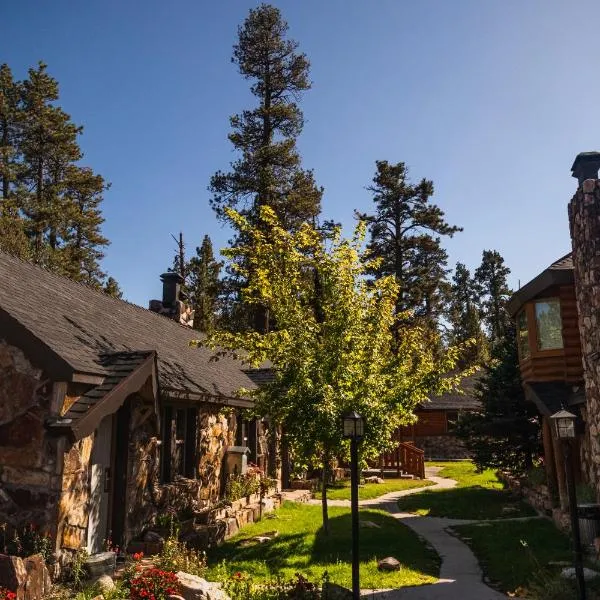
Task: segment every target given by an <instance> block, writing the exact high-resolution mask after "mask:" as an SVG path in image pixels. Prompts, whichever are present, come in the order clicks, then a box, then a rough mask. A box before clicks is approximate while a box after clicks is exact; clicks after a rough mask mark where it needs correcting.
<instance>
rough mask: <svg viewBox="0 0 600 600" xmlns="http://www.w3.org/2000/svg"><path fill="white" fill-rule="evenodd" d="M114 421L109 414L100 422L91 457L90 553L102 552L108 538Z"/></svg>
mask: <svg viewBox="0 0 600 600" xmlns="http://www.w3.org/2000/svg"><path fill="white" fill-rule="evenodd" d="M112 421H113V418H112V415H109V416H108V417H105V418H104V419H103V420H102V421H101V422H100V425H99V426H98V429H96V435H95V437H94V446H93V448H92V456H91V459H90V504H89V521H88V552H89V553H90V554H95V553H97V552H102V551H103V550H104V545H105V540H106V539H107V538H108V506H109V499H110V485H111V482H110V466H111V445H112Z"/></svg>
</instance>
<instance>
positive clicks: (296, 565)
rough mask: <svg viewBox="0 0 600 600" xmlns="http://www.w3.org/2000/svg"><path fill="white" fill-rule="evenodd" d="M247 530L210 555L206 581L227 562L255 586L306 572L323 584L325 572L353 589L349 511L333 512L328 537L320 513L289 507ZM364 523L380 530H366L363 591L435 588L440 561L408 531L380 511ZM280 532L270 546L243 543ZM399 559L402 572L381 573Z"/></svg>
mask: <svg viewBox="0 0 600 600" xmlns="http://www.w3.org/2000/svg"><path fill="white" fill-rule="evenodd" d="M274 516H275V518H272V519H271V518H264V519H263V520H262V521H260V522H258V523H254V524H252V525H249V526H247V527H245V528H244V529H243V530H242V531H241V532H240V533H239V534H238V535H237V536H235V537H233V538H231V539H230V540H227V541H226V542H225V543H224V544H223V545H221V546H219V547H218V548H213V549H212V550H210V551H209V552H208V565H209V571H208V573H207V577H206V578H207V579H209V580H210V579H213V578H216V577H217V575H218V573H219V570H220V568H222V567H219V563H221V561H226V562H225V568H226V569H227V570H228V571H229V572H230V573H232V572H235V571H241V572H246V573H248V574H249V575H250V576H251V577H252V578H253V579H254V580H257V581H265V580H269V579H271V578H273V576H274V575H275V574H278V573H279V574H281V575H282V576H283V577H284V578H286V579H289V578H291V577H293V576H294V574H295V573H297V572H301V573H303V574H305V575H307V576H308V577H309V578H310V579H312V580H315V581H319V580H320V579H321V577H322V575H323V573H324V572H325V571H327V572H328V573H329V577H330V581H332V582H333V583H337V584H339V585H344V586H350V585H351V581H352V576H351V565H350V560H351V535H352V527H351V521H350V510H349V509H347V508H341V507H330V508H329V517H330V528H331V532H330V534H329V536H328V537H327V536H325V535H324V533H323V531H322V528H321V507H320V506H318V505H308V504H296V503H293V502H286V503H284V505H283V506H282V507H281V508H280V509H279V510H278V511H277V512H275V513H274ZM360 516H361V521H370V522H371V523H375V524H376V525H379V527H361V529H360V553H361V587H362V588H364V589H369V588H393V587H400V586H408V585H420V584H424V583H433V582H434V581H435V580H436V579H437V577H438V574H439V558H438V556H437V554H436V553H435V552H434V551H433V550H429V549H428V548H427V547H426V546H425V545H424V544H423V543H422V542H421V541H420V540H419V538H418V537H417V536H416V535H415V534H414V533H413V532H412V531H411V530H410V529H409V528H408V527H406V526H404V525H402V524H401V523H399V522H398V521H397V520H396V519H394V518H393V517H391V516H390V515H389V514H387V513H385V512H383V511H378V510H361V511H360ZM273 530H275V531H277V532H278V535H277V537H275V538H273V539H272V540H271V541H270V542H265V543H262V544H258V543H257V544H255V545H250V546H244V545H243V540H247V539H248V538H251V537H253V536H256V535H259V534H261V533H266V532H268V531H273ZM386 556H394V557H396V558H397V559H398V560H399V561H400V562H401V563H402V565H403V566H402V568H401V569H400V570H399V571H394V572H380V571H378V569H377V560H378V559H381V558H384V557H386Z"/></svg>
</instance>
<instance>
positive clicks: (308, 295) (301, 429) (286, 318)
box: [209, 206, 455, 527]
mask: <svg viewBox="0 0 600 600" xmlns="http://www.w3.org/2000/svg"><path fill="white" fill-rule="evenodd" d="M225 214H227V215H228V217H229V218H230V219H231V220H232V223H233V225H234V226H235V228H236V229H237V230H238V231H239V232H240V234H241V235H243V236H244V239H247V240H248V243H247V244H245V245H243V246H242V245H237V246H233V247H232V248H230V249H228V250H227V251H226V256H227V257H228V258H229V259H230V260H231V261H232V265H231V266H232V268H233V269H234V270H236V271H238V272H240V274H241V275H242V276H243V277H248V274H249V271H250V270H251V271H252V272H253V273H254V277H252V278H251V279H250V280H249V284H248V286H247V287H246V288H245V290H244V301H245V302H247V303H248V304H249V305H257V304H258V305H264V306H266V307H267V308H268V309H269V311H270V312H271V313H272V315H273V316H274V318H275V320H276V322H277V329H276V330H274V331H271V332H269V333H266V334H262V333H259V332H242V333H227V332H223V331H219V332H215V333H214V335H213V336H212V337H211V338H210V340H209V343H210V344H212V345H218V346H220V347H223V348H227V349H229V350H231V351H241V352H242V353H243V356H244V357H245V359H246V360H248V361H249V362H251V363H252V364H255V365H258V364H261V363H263V361H265V360H269V361H270V362H271V363H272V364H273V366H274V369H275V381H274V382H273V383H272V384H271V385H268V386H266V387H265V388H262V389H261V390H260V391H259V392H257V393H256V394H255V397H256V409H257V413H258V414H262V415H265V414H267V415H269V416H270V417H271V419H273V421H274V422H275V423H277V424H278V425H280V426H282V427H283V430H284V431H285V434H286V436H287V439H288V440H289V443H290V446H291V448H292V450H293V453H294V456H295V458H296V460H298V461H300V462H303V461H306V462H307V463H308V462H311V463H318V464H320V465H321V466H322V467H323V469H326V467H327V465H328V463H329V461H330V459H331V458H333V457H335V456H343V455H347V442H345V441H344V440H343V439H342V435H341V419H342V416H343V415H344V414H345V413H346V412H347V411H350V410H356V411H357V412H359V413H360V414H361V415H363V417H364V418H365V421H366V433H365V438H364V440H363V442H362V445H361V453H362V458H363V460H364V459H366V458H373V457H376V456H377V455H379V453H380V452H381V451H382V450H384V449H386V448H388V447H389V445H390V443H391V438H392V433H393V432H394V431H395V430H396V428H397V427H398V426H399V425H400V424H403V423H407V422H410V421H411V420H412V419H413V409H414V408H415V407H416V405H417V404H418V403H420V402H423V401H425V400H426V399H427V398H428V397H429V396H430V394H432V393H439V392H440V391H442V390H445V389H449V388H450V387H451V386H452V385H453V384H454V383H455V380H454V379H453V378H451V377H448V378H442V377H441V375H442V372H445V371H448V370H449V369H450V368H451V367H452V365H453V353H452V352H451V351H450V352H447V353H446V354H445V355H444V357H443V358H442V359H441V360H440V359H439V358H438V360H434V357H433V353H432V351H431V347H430V345H429V343H428V339H427V337H426V336H425V335H424V334H423V330H422V329H421V328H420V327H418V326H416V325H413V326H411V327H408V326H407V327H406V328H405V329H404V335H403V336H402V338H401V339H400V340H399V341H398V343H397V345H396V347H395V349H396V351H395V352H394V351H393V349H392V345H393V344H392V336H393V332H392V330H393V328H394V324H395V322H396V321H397V320H398V319H399V318H400V315H398V314H397V312H396V309H395V306H396V302H397V297H398V284H397V283H396V281H395V278H394V277H393V276H384V277H380V278H378V279H377V280H376V281H375V282H373V283H370V282H368V281H367V280H366V278H365V270H366V269H367V268H369V267H373V268H374V267H375V265H374V264H372V263H370V262H369V261H368V260H367V261H366V262H363V259H364V256H363V251H362V246H363V234H364V227H363V226H361V227H359V230H358V231H357V233H356V235H355V237H354V238H353V239H351V240H345V239H342V238H341V237H340V234H339V231H338V232H337V233H336V234H335V235H334V237H333V239H332V240H331V241H324V239H323V235H322V233H321V232H320V231H318V230H317V229H316V228H314V227H313V226H312V225H310V224H308V223H305V224H303V225H301V226H300V227H299V228H297V229H296V230H295V231H292V232H290V231H288V230H287V228H286V227H285V226H284V225H283V224H282V223H281V222H280V221H279V219H278V218H277V216H276V214H275V212H274V210H273V209H271V208H270V207H266V206H263V207H262V208H261V210H260V215H259V216H260V222H259V223H255V222H251V221H250V220H249V219H248V218H247V217H245V216H243V215H241V214H240V213H237V212H235V211H231V210H228V211H226V213H225ZM323 508H324V511H323V514H324V526H325V527H327V500H326V493H325V490H324V493H323Z"/></svg>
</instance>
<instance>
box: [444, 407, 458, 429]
mask: <svg viewBox="0 0 600 600" xmlns="http://www.w3.org/2000/svg"><path fill="white" fill-rule="evenodd" d="M458 419H459V416H458V412H457V411H455V410H452V411H450V410H449V411H448V412H446V431H447V432H448V433H453V432H454V430H455V429H456V424H457V423H458Z"/></svg>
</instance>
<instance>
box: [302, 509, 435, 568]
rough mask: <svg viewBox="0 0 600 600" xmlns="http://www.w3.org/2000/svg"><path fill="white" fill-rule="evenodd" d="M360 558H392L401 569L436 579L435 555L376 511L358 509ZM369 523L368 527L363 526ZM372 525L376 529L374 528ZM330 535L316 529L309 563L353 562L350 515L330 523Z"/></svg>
mask: <svg viewBox="0 0 600 600" xmlns="http://www.w3.org/2000/svg"><path fill="white" fill-rule="evenodd" d="M360 521H361V523H362V526H361V527H360V530H359V556H360V561H361V563H369V562H372V561H377V560H381V559H382V558H384V557H386V556H394V557H395V558H397V559H398V560H399V561H400V562H401V563H402V565H403V566H405V567H409V568H410V569H413V570H414V571H417V572H420V573H423V574H424V575H428V576H431V577H437V576H438V572H439V563H438V557H437V554H435V553H434V552H432V551H431V550H429V549H428V548H427V547H426V546H425V545H424V544H423V542H421V540H420V539H419V538H418V537H417V535H416V534H415V533H414V532H413V531H412V530H410V529H409V528H408V527H406V526H405V525H402V524H401V523H399V522H398V520H397V519H395V518H393V517H391V516H389V515H387V514H385V513H383V512H379V511H375V510H361V511H360ZM365 524H368V526H365ZM374 525H375V526H374ZM329 527H330V533H329V535H325V532H324V531H323V528H322V527H321V528H319V530H318V531H317V534H316V536H315V541H314V544H313V547H312V551H311V554H310V564H319V565H330V564H339V563H347V564H348V565H350V564H351V561H352V516H351V513H350V512H346V513H345V514H342V515H339V516H335V517H333V518H330V520H329Z"/></svg>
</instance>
